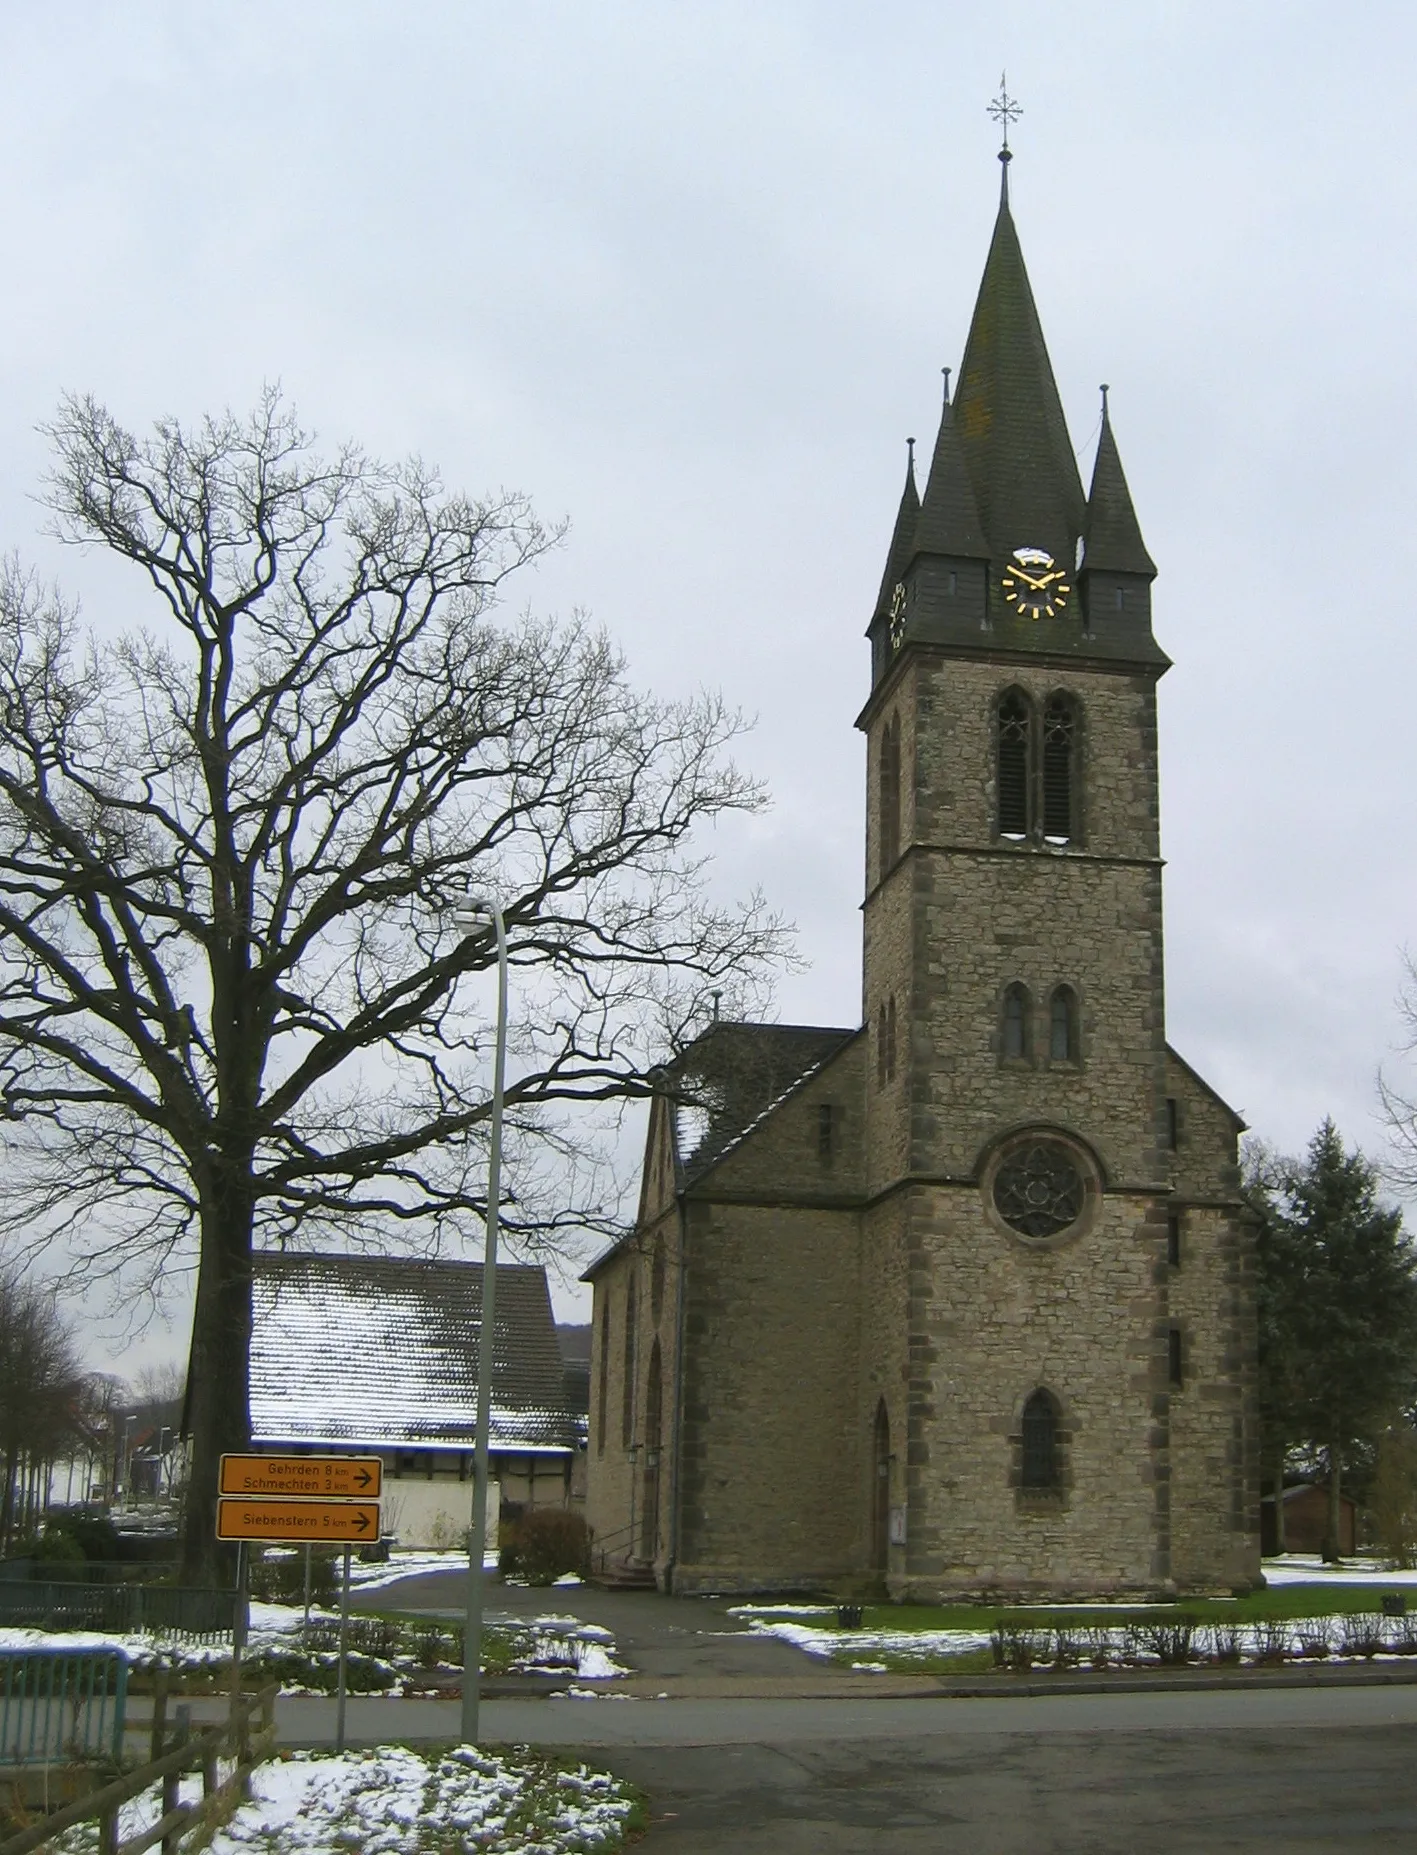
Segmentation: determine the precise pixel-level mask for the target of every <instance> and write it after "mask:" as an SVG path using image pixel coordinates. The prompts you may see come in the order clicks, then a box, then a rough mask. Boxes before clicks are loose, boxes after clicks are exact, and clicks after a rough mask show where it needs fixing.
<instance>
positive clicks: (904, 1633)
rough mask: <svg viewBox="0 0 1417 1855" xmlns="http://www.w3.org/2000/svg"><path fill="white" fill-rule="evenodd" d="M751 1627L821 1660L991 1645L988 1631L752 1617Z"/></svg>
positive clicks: (921, 1653)
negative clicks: (842, 1653)
mask: <svg viewBox="0 0 1417 1855" xmlns="http://www.w3.org/2000/svg"><path fill="white" fill-rule="evenodd" d="M748 1627H749V1629H750V1630H752V1631H753V1632H754V1633H755V1634H756V1635H759V1636H776V1637H777V1638H778V1639H779V1641H781V1642H790V1643H791V1644H792V1645H793V1647H794V1648H797V1649H804V1650H805V1651H806V1652H807V1654H808V1655H816V1656H822V1657H830V1656H834V1655H836V1653H837V1652H838V1651H839V1650H842V1649H849V1650H852V1651H854V1652H859V1653H860V1654H861V1655H870V1654H873V1653H874V1654H876V1655H883V1654H890V1655H903V1656H911V1657H916V1656H918V1657H920V1658H921V1659H922V1660H923V1659H924V1658H925V1657H927V1656H936V1655H963V1654H965V1653H966V1652H967V1651H969V1650H971V1649H987V1648H988V1647H989V1642H990V1636H989V1632H988V1630H869V1629H860V1630H832V1629H824V1628H819V1629H814V1628H812V1626H811V1625H810V1624H806V1623H793V1622H790V1621H789V1620H788V1619H787V1618H785V1617H777V1618H773V1619H772V1620H771V1621H768V1622H760V1621H759V1620H758V1618H757V1617H751V1616H750V1617H749V1619H748ZM852 1666H853V1667H855V1666H858V1664H855V1663H853V1664H852ZM877 1669H878V1671H879V1672H880V1673H882V1674H884V1673H885V1667H884V1664H878V1665H877Z"/></svg>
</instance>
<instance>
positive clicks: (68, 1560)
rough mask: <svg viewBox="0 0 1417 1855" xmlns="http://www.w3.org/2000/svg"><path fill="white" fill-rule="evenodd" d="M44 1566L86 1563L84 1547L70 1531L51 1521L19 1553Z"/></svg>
mask: <svg viewBox="0 0 1417 1855" xmlns="http://www.w3.org/2000/svg"><path fill="white" fill-rule="evenodd" d="M21 1556H22V1557H24V1558H27V1559H33V1560H34V1561H35V1563H36V1564H38V1565H43V1566H45V1567H46V1568H50V1567H54V1566H61V1565H86V1564H87V1563H88V1561H87V1560H86V1559H85V1557H84V1549H83V1547H82V1546H81V1545H80V1544H79V1542H78V1540H76V1539H75V1538H74V1536H73V1534H72V1533H70V1532H68V1531H67V1529H66V1528H64V1527H62V1526H58V1525H56V1524H55V1523H54V1522H53V1521H51V1522H50V1523H49V1524H48V1525H47V1526H46V1527H45V1529H44V1531H43V1533H41V1534H40V1536H39V1538H38V1539H33V1540H31V1541H30V1542H29V1543H28V1545H27V1546H26V1547H25V1548H24V1551H23V1554H22V1555H21Z"/></svg>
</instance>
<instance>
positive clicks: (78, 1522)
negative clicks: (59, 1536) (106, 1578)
mask: <svg viewBox="0 0 1417 1855" xmlns="http://www.w3.org/2000/svg"><path fill="white" fill-rule="evenodd" d="M51 1532H56V1533H66V1534H67V1535H68V1536H69V1538H70V1539H72V1540H73V1542H74V1544H75V1545H76V1546H77V1547H78V1548H79V1552H80V1554H81V1556H82V1557H83V1558H85V1559H94V1560H105V1561H109V1562H111V1561H113V1560H114V1559H116V1558H117V1557H118V1556H119V1548H118V1529H117V1527H116V1526H114V1524H113V1522H112V1521H111V1520H110V1519H109V1517H108V1515H107V1514H100V1513H98V1512H96V1511H94V1510H92V1509H90V1508H82V1507H80V1508H75V1509H74V1510H73V1511H72V1512H70V1513H67V1514H60V1515H59V1516H58V1517H57V1518H56V1519H54V1520H51V1521H50V1523H49V1525H48V1526H47V1527H46V1528H45V1533H46V1534H48V1533H51Z"/></svg>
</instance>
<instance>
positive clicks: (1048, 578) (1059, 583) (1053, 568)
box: [1003, 547, 1072, 618]
mask: <svg viewBox="0 0 1417 1855" xmlns="http://www.w3.org/2000/svg"><path fill="white" fill-rule="evenodd" d="M1003 588H1004V597H1005V599H1007V600H1008V602H1009V604H1010V605H1011V606H1012V607H1013V608H1014V610H1015V611H1016V612H1022V613H1023V615H1024V617H1025V618H1056V617H1057V616H1058V614H1059V613H1060V612H1061V611H1062V609H1063V607H1064V606H1065V605H1066V604H1067V599H1068V594H1069V593H1070V592H1071V591H1072V587H1071V586H1070V585H1069V584H1068V577H1067V575H1066V573H1065V572H1064V571H1063V569H1062V568H1061V567H1060V566H1059V565H1058V563H1057V562H1056V561H1055V560H1054V558H1053V556H1052V555H1051V554H1047V553H1045V552H1044V551H1043V549H1042V548H1041V547H1016V548H1015V549H1014V551H1013V555H1012V557H1011V558H1010V560H1009V564H1008V566H1007V567H1005V568H1004V578H1003Z"/></svg>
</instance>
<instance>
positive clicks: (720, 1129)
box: [581, 1021, 861, 1282]
mask: <svg viewBox="0 0 1417 1855" xmlns="http://www.w3.org/2000/svg"><path fill="white" fill-rule="evenodd" d="M860 1034H861V1033H860V1030H859V1028H858V1029H855V1030H837V1029H833V1028H830V1027H827V1026H824V1025H815V1024H733V1023H728V1022H726V1021H724V1022H720V1023H716V1024H711V1025H710V1026H709V1028H708V1029H707V1030H706V1031H705V1032H704V1033H703V1035H702V1036H701V1037H698V1038H696V1039H695V1041H694V1042H693V1043H691V1044H690V1045H689V1047H688V1049H687V1050H685V1051H684V1052H683V1054H682V1055H680V1056H678V1057H676V1058H675V1060H674V1061H673V1062H672V1063H668V1064H666V1065H665V1067H664V1069H663V1070H662V1071H661V1085H662V1088H663V1091H664V1094H665V1096H666V1097H667V1099H668V1102H669V1110H670V1113H671V1115H672V1117H673V1121H674V1147H675V1155H676V1164H677V1167H678V1175H679V1187H680V1189H681V1190H684V1189H687V1188H688V1187H689V1186H692V1185H693V1184H694V1183H695V1182H696V1181H697V1180H699V1179H701V1178H702V1177H703V1176H704V1174H705V1173H707V1172H708V1171H709V1170H710V1169H711V1168H712V1167H714V1166H716V1165H717V1164H718V1162H719V1161H720V1160H721V1159H725V1158H726V1157H727V1156H728V1154H729V1153H731V1152H732V1150H733V1148H734V1147H736V1146H737V1145H738V1143H739V1141H740V1140H744V1139H746V1138H747V1137H748V1135H749V1134H751V1133H752V1131H753V1129H754V1128H755V1127H756V1126H757V1125H758V1124H759V1122H761V1121H762V1120H764V1119H765V1118H766V1117H767V1116H768V1115H769V1114H770V1113H771V1112H772V1111H773V1109H774V1108H777V1107H778V1106H780V1104H781V1103H782V1102H783V1101H785V1100H786V1098H787V1097H788V1096H789V1095H790V1094H792V1092H793V1091H794V1089H797V1088H800V1086H801V1085H802V1083H804V1082H805V1081H806V1080H807V1079H808V1077H809V1076H813V1075H815V1074H816V1073H817V1071H818V1070H819V1069H821V1068H822V1067H823V1066H824V1065H825V1064H826V1063H828V1062H830V1060H831V1059H832V1057H834V1056H835V1055H836V1054H837V1052H838V1051H839V1050H842V1049H844V1048H845V1047H846V1045H847V1044H849V1043H850V1042H851V1040H852V1038H853V1037H857V1036H859V1035H860ZM634 1241H635V1233H634V1232H633V1231H630V1232H628V1233H627V1234H626V1235H625V1236H623V1237H621V1238H620V1239H619V1240H618V1242H615V1243H612V1244H611V1246H610V1248H609V1249H607V1250H604V1251H603V1252H602V1253H601V1254H600V1255H599V1256H597V1257H596V1258H595V1260H594V1261H593V1262H592V1263H591V1265H590V1267H589V1268H588V1269H587V1270H586V1271H585V1273H584V1274H583V1275H582V1276H581V1280H582V1281H583V1282H592V1281H594V1280H595V1277H596V1275H597V1273H598V1272H599V1271H600V1270H601V1269H602V1268H603V1267H604V1266H605V1264H606V1263H608V1262H609V1261H610V1259H611V1258H612V1257H613V1256H618V1255H619V1253H620V1251H621V1250H623V1249H624V1248H625V1247H626V1245H627V1244H630V1243H633V1242H634Z"/></svg>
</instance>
